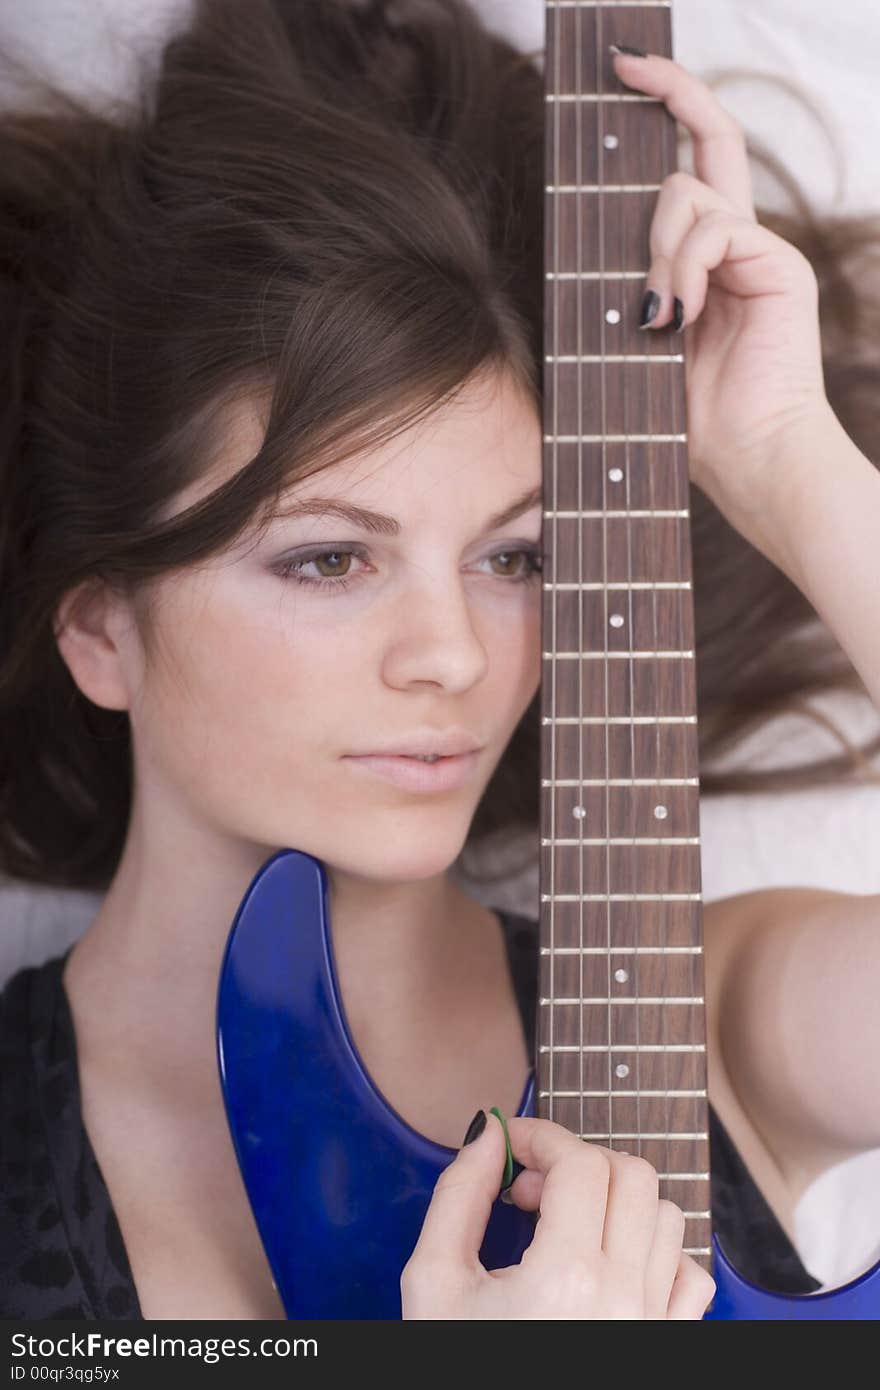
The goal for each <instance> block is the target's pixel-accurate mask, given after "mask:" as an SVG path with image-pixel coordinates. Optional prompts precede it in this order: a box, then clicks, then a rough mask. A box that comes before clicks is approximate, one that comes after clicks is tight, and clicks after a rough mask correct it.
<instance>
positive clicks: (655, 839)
mask: <svg viewBox="0 0 880 1390" xmlns="http://www.w3.org/2000/svg"><path fill="white" fill-rule="evenodd" d="M699 843H700V837H699V835H688V836H677V835H653V836H648V835H645V836H640V837H639V836H635V835H633V836H629V835H619V836H614V837H612V838H611V839H603V838H602V837H601V836H593V837H592V838H589V839H587V838H584V839H583V840H578V839H574V838H572V839H561V840H542V841H541V844H542V845H698V844H699Z"/></svg>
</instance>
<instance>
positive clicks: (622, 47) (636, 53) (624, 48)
mask: <svg viewBox="0 0 880 1390" xmlns="http://www.w3.org/2000/svg"><path fill="white" fill-rule="evenodd" d="M615 49H617V52H618V53H629V54H630V56H631V57H633V58H647V56H648V55H647V53H643V52H642V50H641V49H640V48H633V47H632V45H631V44H628V43H613V44H611V51H612V53H613V52H614V50H615Z"/></svg>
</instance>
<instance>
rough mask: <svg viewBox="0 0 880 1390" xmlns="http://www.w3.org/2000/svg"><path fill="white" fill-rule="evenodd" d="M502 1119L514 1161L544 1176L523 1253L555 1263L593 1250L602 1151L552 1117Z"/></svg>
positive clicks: (603, 1174) (602, 1181) (602, 1186)
mask: <svg viewBox="0 0 880 1390" xmlns="http://www.w3.org/2000/svg"><path fill="white" fill-rule="evenodd" d="M507 1123H508V1132H509V1134H510V1145H511V1148H512V1150H513V1156H514V1158H515V1159H516V1161H517V1162H518V1163H521V1164H522V1165H523V1167H524V1168H530V1169H534V1170H535V1171H537V1172H538V1173H541V1174H543V1178H544V1184H543V1187H542V1189H541V1197H540V1212H541V1220H539V1221H538V1223H537V1226H536V1229H535V1236H534V1238H533V1240H532V1243H531V1245H530V1246H529V1249H528V1251H527V1252H526V1255H527V1256H528V1258H529V1259H530V1260H535V1259H540V1260H550V1261H554V1262H555V1261H560V1260H565V1259H569V1258H571V1256H572V1254H575V1253H576V1254H583V1253H584V1251H585V1250H591V1251H595V1252H598V1251H599V1249H600V1247H601V1241H602V1231H603V1228H604V1225H605V1206H606V1201H607V1196H608V1182H609V1176H610V1163H609V1159H608V1155H607V1153H606V1152H604V1151H603V1150H602V1149H600V1148H599V1147H598V1146H597V1145H595V1144H585V1143H584V1141H583V1140H582V1139H579V1138H578V1137H577V1136H576V1135H575V1134H572V1133H571V1131H570V1130H568V1129H565V1128H564V1127H563V1126H562V1125H558V1124H556V1123H555V1122H554V1121H552V1120H537V1119H531V1118H528V1117H526V1116H517V1117H515V1118H513V1119H512V1120H508V1122H507ZM522 1176H523V1175H522V1174H520V1177H522ZM523 1258H526V1256H524V1257H523Z"/></svg>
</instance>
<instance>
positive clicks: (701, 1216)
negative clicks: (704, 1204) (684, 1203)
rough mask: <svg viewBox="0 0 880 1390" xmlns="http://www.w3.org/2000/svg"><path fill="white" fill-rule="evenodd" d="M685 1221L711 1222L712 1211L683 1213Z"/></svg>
mask: <svg viewBox="0 0 880 1390" xmlns="http://www.w3.org/2000/svg"><path fill="white" fill-rule="evenodd" d="M682 1216H683V1217H684V1219H685V1221H711V1220H712V1213H711V1211H683V1212H682Z"/></svg>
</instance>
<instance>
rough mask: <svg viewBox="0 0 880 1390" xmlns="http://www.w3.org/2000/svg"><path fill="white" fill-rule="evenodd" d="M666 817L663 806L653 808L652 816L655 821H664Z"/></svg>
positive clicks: (665, 810)
mask: <svg viewBox="0 0 880 1390" xmlns="http://www.w3.org/2000/svg"><path fill="white" fill-rule="evenodd" d="M668 815H669V812H668V811H667V809H666V807H665V806H655V807H654V816H655V818H656V819H657V820H665V819H666V817H667V816H668Z"/></svg>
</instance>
